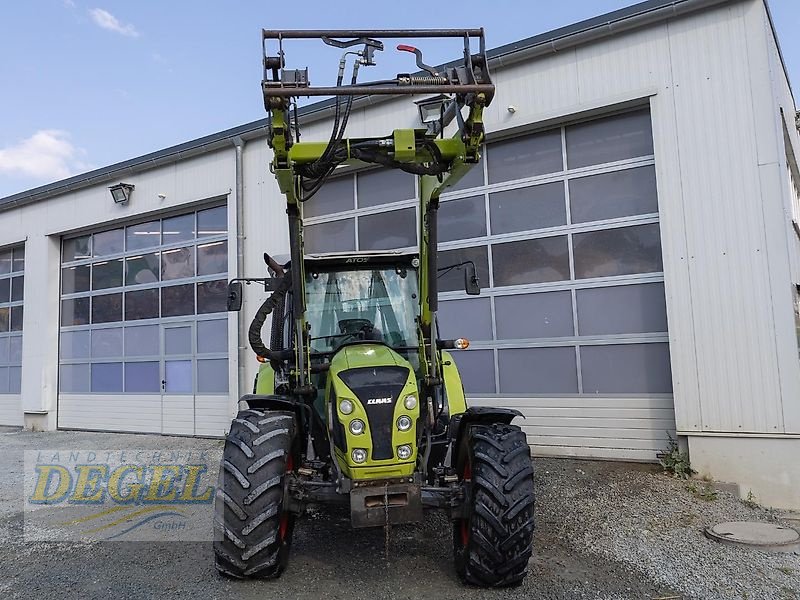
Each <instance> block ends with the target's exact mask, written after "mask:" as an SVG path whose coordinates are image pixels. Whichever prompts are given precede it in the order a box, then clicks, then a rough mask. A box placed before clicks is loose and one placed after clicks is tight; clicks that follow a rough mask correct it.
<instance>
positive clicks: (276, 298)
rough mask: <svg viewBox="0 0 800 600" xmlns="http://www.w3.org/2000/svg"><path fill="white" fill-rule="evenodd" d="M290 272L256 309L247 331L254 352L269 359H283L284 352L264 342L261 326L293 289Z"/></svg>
mask: <svg viewBox="0 0 800 600" xmlns="http://www.w3.org/2000/svg"><path fill="white" fill-rule="evenodd" d="M290 272H291V271H287V273H286V274H285V275H284V276H283V278H282V279H281V282H280V283H279V284H278V288H277V289H276V290H275V291H274V292H272V294H271V295H270V297H269V298H267V299H266V300H264V302H263V304H262V305H261V307H260V308H259V309H258V311H256V314H255V316H254V317H253V320H252V321H251V323H250V329H248V331H247V339H248V341H249V342H250V347H251V348H252V349H253V352H255V353H256V354H257V355H258V356H261V357H262V358H266V359H267V360H281V359H282V358H283V356H282V354H283V353H282V352H280V351H278V352H274V351H272V350H270V349H269V348H267V346H266V344H264V340H262V339H261V328H262V327H263V326H264V322H265V321H266V320H267V317H268V316H269V315H270V313H272V311H273V310H275V309H276V308H277V307H279V306H280V305H281V304H282V300H283V298H284V296H285V295H286V292H288V291H289V290H290V289H291V287H292V278H291V276H290Z"/></svg>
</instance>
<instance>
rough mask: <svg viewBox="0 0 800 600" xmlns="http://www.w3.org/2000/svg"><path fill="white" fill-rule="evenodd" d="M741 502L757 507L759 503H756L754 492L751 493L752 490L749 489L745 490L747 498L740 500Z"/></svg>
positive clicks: (750, 506)
mask: <svg viewBox="0 0 800 600" xmlns="http://www.w3.org/2000/svg"><path fill="white" fill-rule="evenodd" d="M742 504H744V505H745V506H747V507H749V508H758V507H759V504H758V501H757V500H756V497H755V494H753V490H749V491H748V492H747V498H745V499H744V500H742Z"/></svg>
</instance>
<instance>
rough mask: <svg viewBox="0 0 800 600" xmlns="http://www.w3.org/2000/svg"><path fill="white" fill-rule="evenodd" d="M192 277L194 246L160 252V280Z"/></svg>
mask: <svg viewBox="0 0 800 600" xmlns="http://www.w3.org/2000/svg"><path fill="white" fill-rule="evenodd" d="M185 277H194V246H189V247H188V248H176V249H174V250H164V251H163V252H161V280H162V281H169V280H170V279H183V278H185Z"/></svg>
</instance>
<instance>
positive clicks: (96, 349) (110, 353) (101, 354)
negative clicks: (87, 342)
mask: <svg viewBox="0 0 800 600" xmlns="http://www.w3.org/2000/svg"><path fill="white" fill-rule="evenodd" d="M117 356H122V327H113V328H111V329H93V330H92V358H115V357H117Z"/></svg>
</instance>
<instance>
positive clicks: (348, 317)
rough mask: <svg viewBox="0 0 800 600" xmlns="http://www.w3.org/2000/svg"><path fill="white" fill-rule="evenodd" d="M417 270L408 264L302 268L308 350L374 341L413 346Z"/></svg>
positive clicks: (323, 350) (395, 345) (416, 299)
mask: <svg viewBox="0 0 800 600" xmlns="http://www.w3.org/2000/svg"><path fill="white" fill-rule="evenodd" d="M418 302H419V301H418V289H417V273H416V271H414V270H412V269H408V268H406V267H397V268H395V267H381V268H379V269H357V270H351V271H321V272H308V273H306V320H307V321H308V324H309V325H310V326H311V351H312V352H333V351H335V350H337V349H338V348H339V347H340V346H342V345H343V344H346V343H350V342H355V341H377V342H382V343H384V344H387V345H388V346H391V347H392V348H396V349H404V348H416V346H417V343H418V342H417V323H416V318H417V315H418V313H419V303H418Z"/></svg>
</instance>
